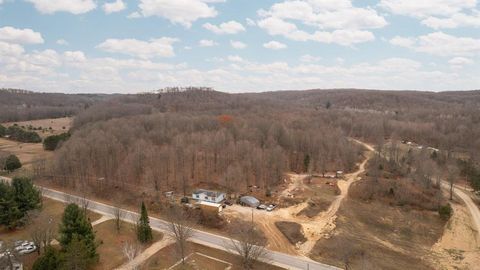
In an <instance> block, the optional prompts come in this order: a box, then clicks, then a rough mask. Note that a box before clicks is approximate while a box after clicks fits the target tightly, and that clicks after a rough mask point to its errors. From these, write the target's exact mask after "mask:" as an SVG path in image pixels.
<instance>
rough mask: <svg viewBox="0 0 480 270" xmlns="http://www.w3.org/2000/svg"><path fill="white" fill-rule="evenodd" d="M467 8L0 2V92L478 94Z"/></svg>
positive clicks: (431, 4) (154, 0)
mask: <svg viewBox="0 0 480 270" xmlns="http://www.w3.org/2000/svg"><path fill="white" fill-rule="evenodd" d="M479 28H480V6H479V4H478V3H477V1H476V0H422V1H418V0H367V1H350V0H283V1H279V0H277V1H273V0H262V1H252V0H105V1H103V0H0V87H13V88H24V89H31V90H37V91H48V92H69V93H78V92H118V93H135V92H142V91H149V90H155V89H159V88H163V87H168V86H209V87H213V88H215V89H217V90H220V91H227V92H252V91H271V90H300V89H312V88H324V89H327V88H346V87H348V88H350V87H353V88H369V89H392V90H403V89H410V90H431V91H443V90H469V89H479V88H480V76H479V74H480V64H479V61H480V57H479V56H480V31H479Z"/></svg>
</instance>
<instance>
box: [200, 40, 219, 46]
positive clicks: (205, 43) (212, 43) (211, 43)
mask: <svg viewBox="0 0 480 270" xmlns="http://www.w3.org/2000/svg"><path fill="white" fill-rule="evenodd" d="M217 45H218V43H217V42H215V41H213V40H209V39H202V40H200V41H199V42H198V46H200V47H213V46H217Z"/></svg>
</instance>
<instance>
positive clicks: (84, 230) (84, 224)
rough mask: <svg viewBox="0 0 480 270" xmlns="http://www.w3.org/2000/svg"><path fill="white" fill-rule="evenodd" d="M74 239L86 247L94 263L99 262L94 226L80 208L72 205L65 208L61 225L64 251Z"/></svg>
mask: <svg viewBox="0 0 480 270" xmlns="http://www.w3.org/2000/svg"><path fill="white" fill-rule="evenodd" d="M74 238H75V239H76V240H78V241H79V242H82V244H83V245H85V247H86V249H87V254H88V258H90V259H91V260H92V262H94V261H97V260H98V254H97V244H96V243H95V233H94V232H93V228H92V225H91V224H90V222H88V220H87V217H86V216H85V214H84V212H83V211H82V210H81V209H80V207H78V205H76V204H74V203H71V204H69V205H68V206H67V207H66V208H65V211H64V212H63V217H62V223H61V224H60V244H61V245H62V248H63V250H65V251H66V250H68V247H69V245H70V243H72V241H73V239H74ZM76 244H78V243H76Z"/></svg>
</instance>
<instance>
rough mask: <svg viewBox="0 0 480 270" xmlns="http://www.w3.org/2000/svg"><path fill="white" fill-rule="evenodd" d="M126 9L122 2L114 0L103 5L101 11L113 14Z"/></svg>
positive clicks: (121, 0)
mask: <svg viewBox="0 0 480 270" xmlns="http://www.w3.org/2000/svg"><path fill="white" fill-rule="evenodd" d="M126 8H127V5H126V4H125V3H124V2H123V0H116V1H115V2H109V3H105V4H103V10H104V11H105V13H106V14H111V13H114V12H119V11H122V10H124V9H126Z"/></svg>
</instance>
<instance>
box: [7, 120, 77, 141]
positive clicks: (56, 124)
mask: <svg viewBox="0 0 480 270" xmlns="http://www.w3.org/2000/svg"><path fill="white" fill-rule="evenodd" d="M72 121H73V119H72V118H71V117H64V118H52V119H39V120H29V121H22V122H8V123H3V124H2V125H3V126H5V127H9V126H11V125H13V124H17V125H19V126H20V127H22V126H24V127H25V128H26V127H28V126H32V127H34V128H36V129H38V128H41V130H35V132H37V133H38V135H40V137H42V138H45V137H47V136H50V135H56V134H60V133H63V132H67V131H68V130H69V129H70V127H71V126H72ZM50 128H51V129H50Z"/></svg>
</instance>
